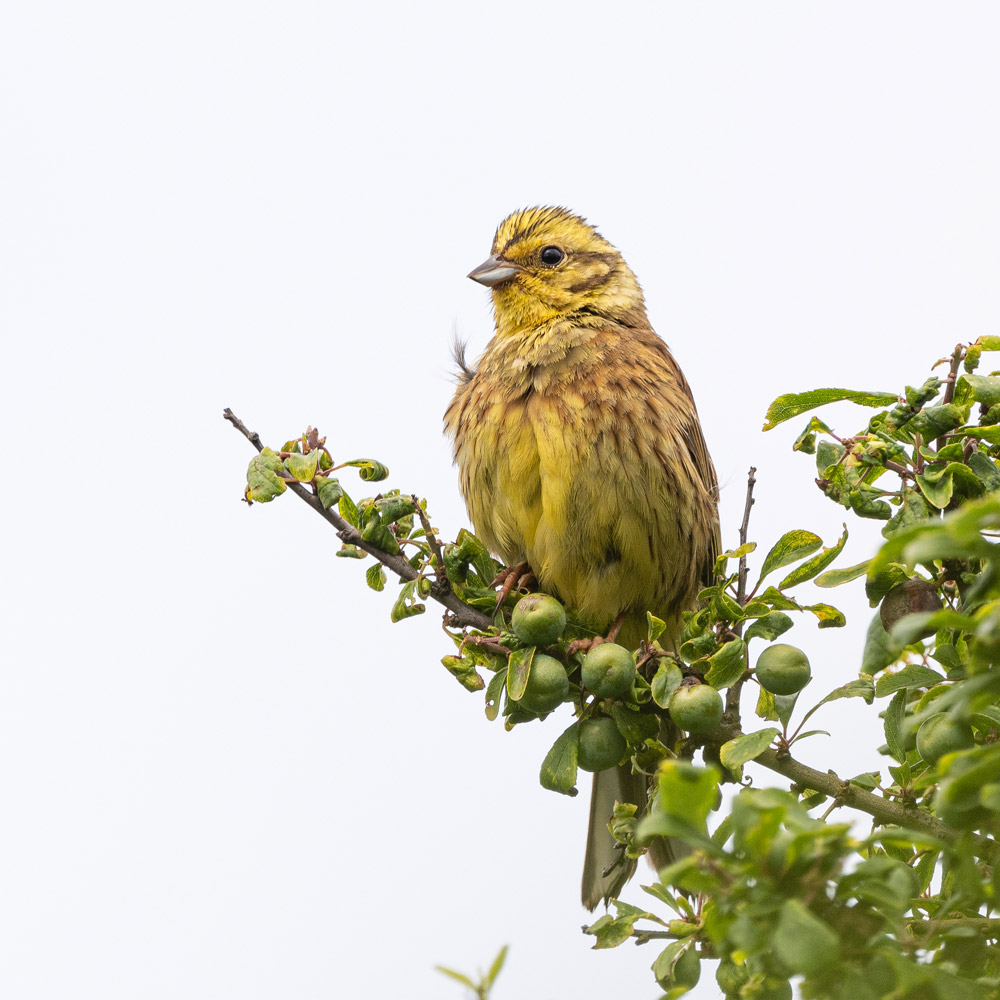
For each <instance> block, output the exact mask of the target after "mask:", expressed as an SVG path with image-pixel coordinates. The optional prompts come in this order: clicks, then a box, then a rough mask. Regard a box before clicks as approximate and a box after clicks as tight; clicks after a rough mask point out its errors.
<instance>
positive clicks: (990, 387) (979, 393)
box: [959, 375, 1000, 406]
mask: <svg viewBox="0 0 1000 1000" xmlns="http://www.w3.org/2000/svg"><path fill="white" fill-rule="evenodd" d="M959 382H965V383H966V384H967V385H968V387H969V389H970V390H971V391H972V398H973V399H974V400H975V401H976V402H977V403H982V404H983V405H984V406H993V404H994V403H1000V376H997V375H963V376H962V377H961V378H960V379H959Z"/></svg>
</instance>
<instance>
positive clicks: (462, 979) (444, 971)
mask: <svg viewBox="0 0 1000 1000" xmlns="http://www.w3.org/2000/svg"><path fill="white" fill-rule="evenodd" d="M434 968H435V970H436V971H437V972H440V973H441V975H442V976H447V977H448V978H449V979H454V980H455V981H456V982H458V983H461V984H462V985H463V986H468V987H469V989H470V990H472V991H473V993H478V992H479V987H478V986H476V984H475V983H474V982H473V981H472V980H471V979H470V978H469V977H468V976H465V975H462V973H461V972H456V971H455V970H454V969H448V968H445V966H443V965H435V966H434Z"/></svg>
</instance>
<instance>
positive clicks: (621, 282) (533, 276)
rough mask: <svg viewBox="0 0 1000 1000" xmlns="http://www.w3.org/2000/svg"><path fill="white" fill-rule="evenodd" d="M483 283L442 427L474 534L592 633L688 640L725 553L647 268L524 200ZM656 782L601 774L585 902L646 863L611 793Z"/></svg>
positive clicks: (630, 792) (711, 483)
mask: <svg viewBox="0 0 1000 1000" xmlns="http://www.w3.org/2000/svg"><path fill="white" fill-rule="evenodd" d="M469 277H470V278H472V279H474V280H475V281H478V282H479V283H481V284H483V285H486V286H487V287H489V288H490V289H491V290H492V293H493V306H494V312H495V316H496V334H495V336H494V337H493V339H492V340H491V341H490V342H489V344H488V345H487V348H486V351H485V353H484V354H483V356H482V358H481V359H480V360H479V363H478V365H477V366H476V368H475V369H474V370H473V369H471V368H468V367H467V366H465V365H464V363H462V361H461V359H460V363H461V364H462V373H461V374H460V376H459V385H458V388H457V390H456V392H455V396H454V399H453V400H452V402H451V406H450V407H449V408H448V411H447V413H446V414H445V426H446V428H447V431H448V433H449V434H451V435H452V437H453V438H454V444H455V459H456V462H457V463H458V466H459V470H460V478H461V486H462V492H463V494H464V496H465V501H466V505H467V507H468V510H469V515H470V517H471V518H472V523H473V525H474V527H475V531H476V534H477V535H478V536H479V537H480V538H481V539H482V540H483V541H484V542H485V544H486V545H487V546H489V548H490V549H491V551H493V552H494V553H495V554H497V555H498V556H499V557H500V558H501V559H503V561H504V563H505V564H506V565H507V566H508V567H516V566H519V565H520V564H527V566H530V568H531V570H532V571H533V572H534V574H535V576H536V578H537V580H538V583H539V586H540V587H541V589H542V590H544V591H546V592H548V593H551V594H554V595H555V596H557V597H558V598H560V599H561V600H562V601H563V602H564V603H565V604H566V605H567V606H568V607H569V608H571V609H572V610H573V611H575V612H576V614H577V615H578V616H579V617H580V618H581V619H583V620H584V621H586V622H588V623H589V624H591V625H593V626H594V627H595V628H596V629H606V628H607V627H608V626H609V625H610V624H611V623H612V621H615V620H617V621H618V623H619V624H620V625H621V632H620V639H619V641H621V642H622V643H623V644H624V645H627V646H630V647H634V646H636V645H637V644H638V642H639V641H640V639H642V638H643V637H644V636H645V630H646V612H647V611H651V612H652V613H653V614H654V615H656V616H657V617H659V618H662V619H664V620H665V621H666V622H667V623H668V631H667V633H665V636H664V639H665V640H666V641H670V639H671V638H672V637H673V638H676V636H677V635H678V634H679V631H680V614H681V612H682V611H684V610H686V609H688V608H690V607H692V606H693V604H694V602H695V597H696V594H697V593H698V590H699V589H700V588H701V586H702V585H703V582H704V581H705V580H707V579H710V577H711V572H712V566H713V562H714V560H715V557H716V555H717V553H718V550H719V522H718V511H717V483H716V477H715V471H714V469H713V467H712V461H711V459H710V458H709V455H708V449H707V448H706V446H705V440H704V437H703V436H702V431H701V425H700V423H699V421H698V414H697V411H696V409H695V404H694V400H693V398H692V396H691V390H690V389H689V388H688V384H687V382H686V381H685V379H684V375H683V374H682V373H681V370H680V368H679V367H678V365H677V362H676V361H675V360H674V358H673V356H672V355H671V353H670V351H669V350H668V348H667V345H666V344H665V343H664V342H663V341H662V340H661V339H660V338H659V337H658V336H657V335H656V333H655V332H654V331H653V328H652V327H651V326H650V323H649V320H648V319H647V317H646V307H645V302H644V300H643V295H642V290H641V289H640V287H639V282H638V281H637V280H636V277H635V275H634V274H633V273H632V271H631V270H630V269H629V267H628V265H627V264H626V263H625V261H624V260H623V258H622V256H621V254H620V253H618V251H617V250H616V249H615V248H614V247H613V246H612V245H611V244H610V243H608V241H607V240H605V239H604V237H603V236H601V235H600V233H598V232H597V230H596V229H595V228H594V227H593V226H591V225H589V224H588V223H587V222H586V221H585V220H584V219H582V218H580V217H579V216H577V215H573V214H572V213H571V212H568V211H566V210H565V209H562V208H528V209H524V210H522V211H518V212H514V213H513V214H512V215H510V216H509V217H508V218H506V219H505V220H504V221H503V222H502V223H500V226H499V228H498V229H497V232H496V236H495V238H494V240H493V249H492V252H491V255H490V257H489V258H488V259H487V260H486V261H484V262H483V263H482V264H480V265H479V267H477V268H476V269H475V270H474V271H472V273H471V274H470V275H469ZM661 641H664V640H661ZM647 794H648V788H647V779H646V777H645V776H644V775H633V774H632V773H631V768H630V767H629V766H628V765H627V764H626V765H623V766H619V767H617V768H612V769H611V770H609V771H601V772H599V773H597V774H595V775H594V787H593V792H592V797H591V815H590V830H589V833H588V837H587V854H586V861H585V867H584V875H583V902H584V904H585V905H586V906H587V907H588V908H590V909H593V908H594V907H595V906H596V905H597V903H598V902H599V901H600V900H601V899H604V900H605V901H606V900H607V899H608V898H610V897H613V896H617V894H618V893H619V891H620V890H621V888H622V886H624V884H625V882H626V881H627V880H628V879H629V878H630V877H631V875H632V872H633V871H634V869H635V864H634V862H633V863H631V864H630V863H628V862H627V861H626V860H625V859H624V858H623V856H622V852H621V850H620V849H619V847H618V846H617V845H616V842H615V841H614V839H613V838H612V837H611V835H610V833H609V832H608V831H607V823H608V821H609V820H610V818H611V813H612V810H613V807H614V803H615V801H616V800H618V801H620V802H632V803H634V804H636V805H637V806H639V808H640V811H641V810H643V809H644V808H645V807H646V804H647V802H646V799H647ZM662 860H663V861H664V862H665V861H666V860H669V855H667V856H666V857H665V858H662ZM609 869H610V870H609Z"/></svg>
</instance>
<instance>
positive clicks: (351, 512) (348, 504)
mask: <svg viewBox="0 0 1000 1000" xmlns="http://www.w3.org/2000/svg"><path fill="white" fill-rule="evenodd" d="M337 509H338V510H339V511H340V516H341V517H342V518H343V519H344V520H345V521H346V522H347V523H348V524H350V525H353V527H355V528H356V527H358V525H359V523H360V521H359V518H358V508H357V506H356V505H355V503H354V501H353V500H352V499H351V498H350V497H349V496H348V495H347V494H346V493H344V492H343V491H341V495H340V499H339V500H338V501H337Z"/></svg>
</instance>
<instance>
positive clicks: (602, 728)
mask: <svg viewBox="0 0 1000 1000" xmlns="http://www.w3.org/2000/svg"><path fill="white" fill-rule="evenodd" d="M627 749H628V744H627V743H626V742H625V737H624V736H622V734H621V733H620V732H618V727H617V726H616V725H615V720H614V719H609V718H608V717H607V716H606V715H601V716H598V717H597V718H596V719H585V720H584V721H583V722H581V723H580V744H579V749H578V751H577V757H576V762H577V764H578V765H579V767H580V768H581V769H582V770H584V771H606V770H607V769H608V768H609V767H614V766H615V765H616V764H617V763H618V762H619V761H620V760H621V759H622V757H624V756H625V751H626V750H627Z"/></svg>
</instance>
